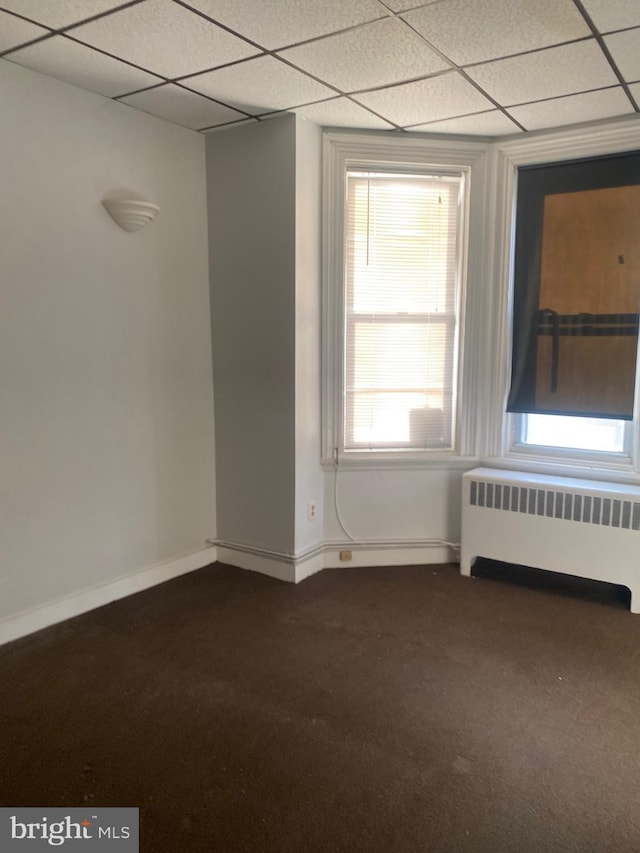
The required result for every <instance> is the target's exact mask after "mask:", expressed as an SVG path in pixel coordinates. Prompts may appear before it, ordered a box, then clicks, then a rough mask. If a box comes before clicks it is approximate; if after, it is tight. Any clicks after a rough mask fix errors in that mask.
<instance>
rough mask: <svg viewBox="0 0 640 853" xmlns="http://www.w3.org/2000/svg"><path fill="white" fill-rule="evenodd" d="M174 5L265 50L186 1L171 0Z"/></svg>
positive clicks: (252, 45) (247, 37)
mask: <svg viewBox="0 0 640 853" xmlns="http://www.w3.org/2000/svg"><path fill="white" fill-rule="evenodd" d="M171 2H172V3H174V4H175V5H176V6H182V8H183V9H186V10H187V12H191V13H192V14H194V15H197V17H198V18H203V19H204V20H205V21H208V22H209V23H210V24H213V25H214V26H216V27H219V28H220V29H221V30H224V31H225V32H227V33H229V35H232V36H235V37H236V38H238V39H241V40H242V41H244V42H246V43H247V44H250V45H251V47H255V48H257V49H258V50H259V51H266V48H265V47H264V46H263V45H261V44H258V42H257V41H254V40H253V39H250V38H249V36H245V35H243V34H242V33H241V32H239V31H238V30H234V29H232V28H231V27H228V26H227V25H226V24H223V23H222V22H221V21H218V20H216V19H215V18H212V17H211V16H210V15H207V14H206V13H205V12H202V11H201V10H200V9H194V8H193V6H189V5H188V4H187V3H183V2H182V0H171Z"/></svg>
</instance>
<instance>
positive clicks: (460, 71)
mask: <svg viewBox="0 0 640 853" xmlns="http://www.w3.org/2000/svg"><path fill="white" fill-rule="evenodd" d="M400 20H401V21H402V23H403V24H404V25H405V27H408V28H409V29H410V30H411V31H412V32H413V33H415V34H416V35H417V36H419V37H420V38H421V39H422V40H423V41H424V43H425V44H426V45H427V46H428V47H430V48H431V49H432V50H434V51H435V52H436V54H437V55H438V56H439V57H440V58H441V59H443V60H444V61H445V62H448V63H449V65H451V67H452V68H453V69H455V70H456V71H457V72H458V74H460V75H461V76H462V77H463V78H464V79H465V80H466V81H467V83H470V84H471V86H473V88H474V89H475V90H476V91H477V92H479V93H480V94H481V95H483V96H484V97H485V98H486V99H487V100H488V101H489V102H490V103H492V104H493V105H494V106H495V107H496V108H497V109H499V110H500V112H501V113H503V114H504V115H505V116H507V118H508V119H510V120H511V121H512V122H514V123H515V124H516V125H517V126H518V127H519V128H520V130H526V128H525V127H524V126H523V125H521V124H520V122H519V121H516V119H514V118H513V117H512V116H510V115H507V113H506V111H505V110H504V108H503V106H502V104H500V103H499V102H498V101H496V99H495V98H494V97H493V96H492V95H490V94H489V93H488V92H486V91H485V90H484V89H483V88H482V86H480V84H479V83H476V81H475V80H473V79H472V78H471V77H470V76H469V75H468V74H467V73H466V71H464V69H463V68H461V67H460V66H459V65H457V64H456V63H455V62H454V61H453V60H452V59H451V58H450V57H449V56H447V54H446V53H444V52H443V51H441V50H440V49H439V48H438V47H436V46H435V45H434V44H433V43H432V42H431V41H429V39H428V38H426V37H425V36H424V35H423V34H422V33H421V32H419V31H418V30H417V29H416V28H415V27H414V26H412V25H411V24H410V23H409V22H408V21H405V19H404V18H400Z"/></svg>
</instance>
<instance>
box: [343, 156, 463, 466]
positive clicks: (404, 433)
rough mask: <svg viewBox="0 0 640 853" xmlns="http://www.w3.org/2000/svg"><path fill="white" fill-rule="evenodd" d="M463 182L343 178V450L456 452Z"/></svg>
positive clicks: (368, 174)
mask: <svg viewBox="0 0 640 853" xmlns="http://www.w3.org/2000/svg"><path fill="white" fill-rule="evenodd" d="M461 182H462V178H461V176H445V175H442V176H438V175H415V174H414V175H404V174H392V173H387V174H380V173H372V172H355V171H353V172H349V173H348V174H347V216H346V231H347V233H346V294H345V296H346V314H345V319H346V322H345V334H346V342H345V398H344V446H345V449H346V450H350V449H351V450H356V449H393V448H398V449H401V448H423V449H426V448H449V447H452V445H453V435H454V427H453V417H454V379H455V370H456V357H455V355H456V353H455V350H456V308H457V287H458V269H457V266H458V248H457V247H458V209H459V205H458V199H459V195H460V187H461Z"/></svg>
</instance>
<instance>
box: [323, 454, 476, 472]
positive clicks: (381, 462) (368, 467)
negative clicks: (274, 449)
mask: <svg viewBox="0 0 640 853" xmlns="http://www.w3.org/2000/svg"><path fill="white" fill-rule="evenodd" d="M479 464H480V459H479V457H477V456H460V455H458V454H456V453H451V452H448V453H428V454H427V453H416V452H415V451H402V450H400V451H397V452H395V453H391V452H387V453H384V452H376V451H367V452H364V453H363V452H360V451H354V452H353V453H349V454H342V455H341V456H339V458H338V468H339V469H340V470H351V471H374V470H393V471H416V470H430V471H438V470H453V471H458V470H463V471H466V470H468V469H470V468H474V467H475V466H477V465H479ZM322 467H323V468H324V470H325V471H333V470H334V469H335V467H336V462H335V460H334V459H332V458H329V459H323V460H322Z"/></svg>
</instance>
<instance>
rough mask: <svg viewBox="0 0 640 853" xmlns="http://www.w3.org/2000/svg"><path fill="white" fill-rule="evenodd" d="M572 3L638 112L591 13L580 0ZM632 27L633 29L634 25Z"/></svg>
mask: <svg viewBox="0 0 640 853" xmlns="http://www.w3.org/2000/svg"><path fill="white" fill-rule="evenodd" d="M573 3H574V5H575V7H576V9H577V10H578V12H580V14H581V15H582V17H583V18H584V20H585V22H586V24H587V26H588V27H589V29H590V30H591V32H592V33H593V36H594V38H595V40H596V41H597V43H598V46H599V47H600V50H601V51H602V53H603V54H604V57H605V59H606V60H607V62H608V63H609V65H610V66H611V70H612V71H613V73H614V74H615V75H616V77H617V78H618V80H619V81H620V85H621V86H622V88H623V89H624V93H625V95H626V96H627V98H628V99H629V101H630V102H631V106H632V107H633V109H634V110H635V112H640V108H638V104H637V102H636V99H635V98H634V97H633V95H632V94H631V89H630V88H629V85H628V83H627V81H626V80H625V79H624V77H623V76H622V73H621V71H620V69H619V68H618V65H617V63H616V62H615V60H614V58H613V56H612V55H611V51H610V50H609V48H608V47H607V45H606V43H605V40H604V38H603V37H602V35H601V33H600V32H599V30H598V28H597V27H596V25H595V23H594V22H593V19H592V18H591V15H590V14H589V13H588V12H587V10H586V9H585V7H584V4H583V2H582V0H573ZM633 29H635V27H634V28H633Z"/></svg>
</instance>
